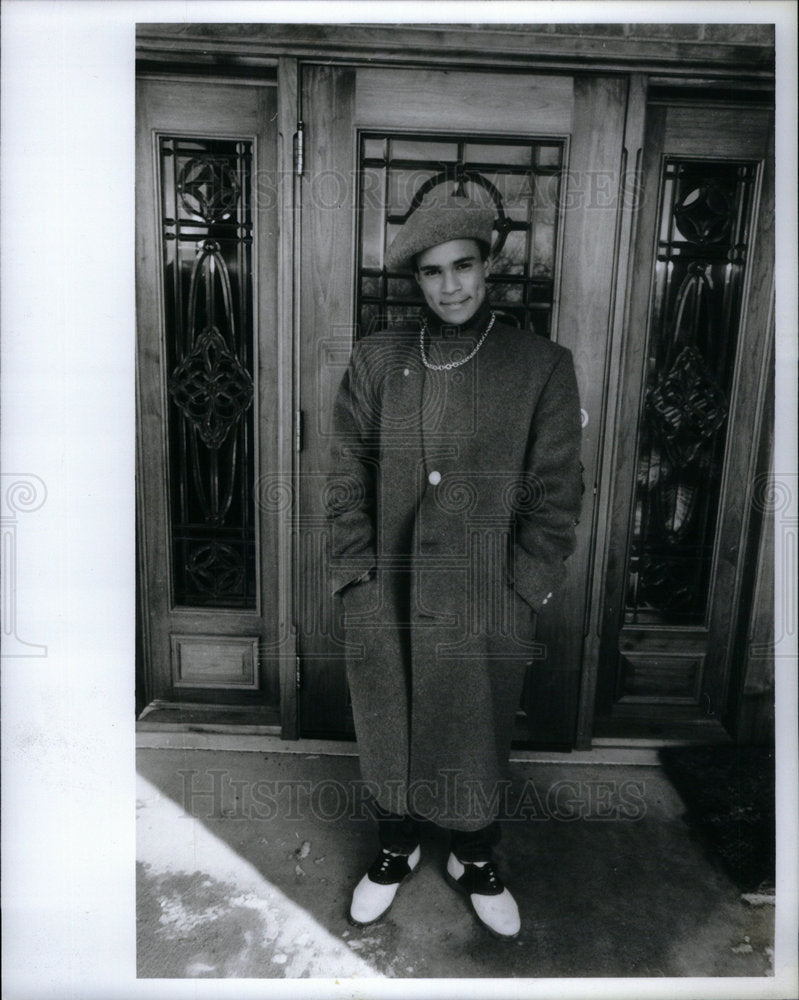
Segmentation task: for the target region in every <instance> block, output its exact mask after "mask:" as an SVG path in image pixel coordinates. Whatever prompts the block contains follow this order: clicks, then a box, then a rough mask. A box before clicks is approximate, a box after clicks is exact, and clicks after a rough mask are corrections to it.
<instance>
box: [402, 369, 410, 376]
mask: <svg viewBox="0 0 799 1000" xmlns="http://www.w3.org/2000/svg"><path fill="white" fill-rule="evenodd" d="M410 373H411V370H410V368H405V369H404V370H403V372H402V374H403V375H410Z"/></svg>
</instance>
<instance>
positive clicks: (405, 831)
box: [373, 802, 501, 862]
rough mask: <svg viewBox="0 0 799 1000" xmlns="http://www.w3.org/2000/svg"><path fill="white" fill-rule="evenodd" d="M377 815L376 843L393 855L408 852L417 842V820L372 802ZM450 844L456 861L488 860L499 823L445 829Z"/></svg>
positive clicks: (496, 842)
mask: <svg viewBox="0 0 799 1000" xmlns="http://www.w3.org/2000/svg"><path fill="white" fill-rule="evenodd" d="M373 807H374V811H375V815H376V816H377V833H378V836H379V838H380V846H381V847H382V848H383V850H384V851H391V852H392V853H393V854H410V853H411V852H412V851H413V850H414V848H415V847H417V845H418V844H419V831H420V826H421V821H420V820H419V819H417V818H416V817H415V816H412V815H406V816H397V815H396V814H395V813H390V812H388V811H387V810H385V809H383V808H382V807H381V806H379V805H378V804H377V803H376V802H375V803H374V804H373ZM449 834H450V847H451V850H452V853H453V854H454V855H455V857H456V858H457V859H458V860H459V861H463V862H466V861H471V862H475V861H490V860H491V857H492V848H493V847H495V846H496V845H497V844H498V843H499V841H500V837H501V830H500V826H499V823H498V822H497V821H496V820H494V822H493V823H489V824H488V826H484V827H481V828H480V829H479V830H449Z"/></svg>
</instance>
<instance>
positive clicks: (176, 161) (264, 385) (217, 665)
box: [136, 79, 285, 722]
mask: <svg viewBox="0 0 799 1000" xmlns="http://www.w3.org/2000/svg"><path fill="white" fill-rule="evenodd" d="M275 109H276V89H275V87H274V86H254V85H252V84H248V85H246V86H245V85H235V84H230V83H220V82H203V83H200V82H197V81H193V82H189V81H183V82H181V81H175V80H169V81H166V80H158V79H145V80H142V81H140V83H139V89H138V98H137V178H136V180H137V262H136V263H137V326H138V357H137V408H138V425H137V426H138V461H137V479H138V514H139V516H138V536H139V537H138V553H139V559H140V565H141V590H140V608H141V626H142V627H141V634H142V645H143V647H144V649H143V653H144V661H145V665H146V698H145V700H146V701H147V702H148V703H151V704H152V703H155V704H158V703H159V702H162V701H163V702H180V703H182V704H184V705H185V704H189V705H191V704H198V705H200V704H205V703H216V704H225V705H230V706H243V707H246V713H247V714H246V717H242V721H246V722H264V721H266V722H276V721H277V720H278V709H279V682H278V672H279V671H278V655H277V651H278V649H279V647H280V643H281V638H282V636H283V635H284V632H285V630H284V629H281V627H280V622H279V612H278V592H279V587H278V527H279V525H278V521H277V509H278V507H277V506H276V505H274V504H273V505H272V506H271V507H270V506H269V503H268V499H269V490H268V489H267V490H263V489H261V488H260V487H262V486H263V485H264V484H268V483H269V482H270V477H274V476H277V475H278V474H279V467H278V463H279V460H280V442H279V439H278V433H277V426H278V409H277V406H278V402H277V401H278V386H279V382H280V379H279V371H278V351H277V342H278V337H277V325H276V287H277V280H276V272H277V266H276V265H277V208H276V198H275V197H274V194H275V191H274V184H275V177H276V162H277V161H276V148H277V137H276V126H275V124H274V123H275ZM270 185H271V187H270ZM264 497H266V502H264Z"/></svg>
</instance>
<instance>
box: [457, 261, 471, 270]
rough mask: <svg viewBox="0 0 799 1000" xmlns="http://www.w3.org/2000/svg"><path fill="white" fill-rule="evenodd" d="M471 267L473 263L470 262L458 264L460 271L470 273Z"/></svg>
mask: <svg viewBox="0 0 799 1000" xmlns="http://www.w3.org/2000/svg"><path fill="white" fill-rule="evenodd" d="M471 266H472V262H471V261H470V260H464V261H463V262H462V263H460V264H458V270H459V271H468V270H469V269H470V268H471Z"/></svg>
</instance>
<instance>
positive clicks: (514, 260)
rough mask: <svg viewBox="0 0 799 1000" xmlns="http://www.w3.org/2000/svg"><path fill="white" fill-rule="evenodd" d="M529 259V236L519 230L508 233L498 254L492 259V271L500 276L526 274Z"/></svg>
mask: <svg viewBox="0 0 799 1000" xmlns="http://www.w3.org/2000/svg"><path fill="white" fill-rule="evenodd" d="M526 258H527V234H526V233H523V232H519V231H518V230H515V231H512V232H510V233H508V235H507V237H506V239H505V243H504V245H503V247H502V249H501V250H500V251H499V253H498V254H495V255H494V256H493V257H492V265H491V266H492V270H494V272H495V273H496V274H498V275H500V274H524V272H525V263H526Z"/></svg>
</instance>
